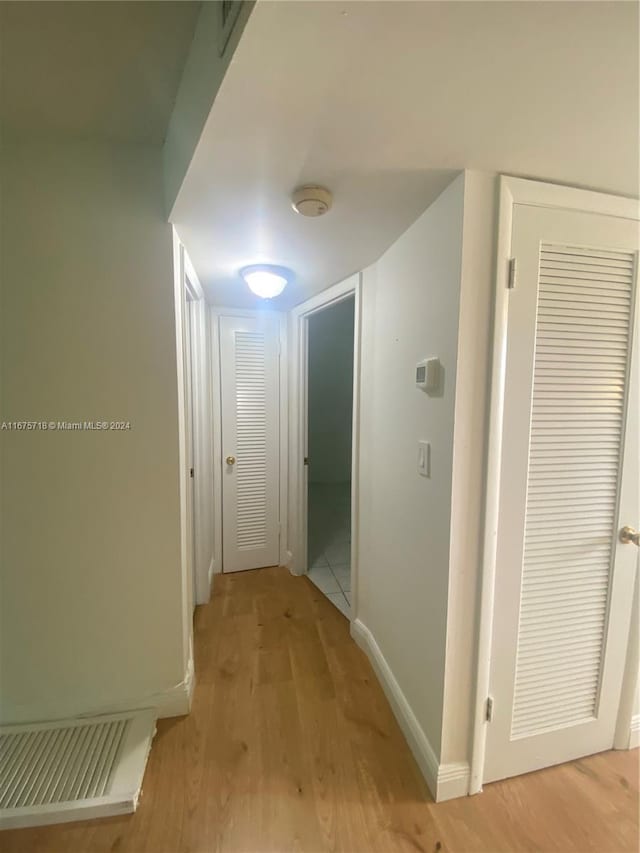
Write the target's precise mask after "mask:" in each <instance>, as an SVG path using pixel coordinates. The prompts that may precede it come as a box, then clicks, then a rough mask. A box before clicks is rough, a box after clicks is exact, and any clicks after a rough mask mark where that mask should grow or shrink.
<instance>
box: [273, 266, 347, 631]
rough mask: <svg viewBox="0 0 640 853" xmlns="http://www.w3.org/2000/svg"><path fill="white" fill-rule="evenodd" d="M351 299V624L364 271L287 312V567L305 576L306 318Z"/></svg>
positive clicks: (307, 326)
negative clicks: (288, 508)
mask: <svg viewBox="0 0 640 853" xmlns="http://www.w3.org/2000/svg"><path fill="white" fill-rule="evenodd" d="M351 296H353V297H354V301H355V305H354V326H353V411H352V429H351V436H352V439H351V620H352V621H353V620H355V619H356V617H357V611H358V544H359V541H358V540H359V529H358V498H359V488H358V487H359V483H358V477H359V470H360V452H359V447H360V339H361V328H362V323H361V311H362V273H356V274H355V275H352V276H350V277H349V278H347V279H345V280H344V281H341V282H339V283H338V284H335V285H333V287H329V288H327V289H326V290H323V291H322V292H321V293H318V294H317V295H316V296H313V297H312V298H311V299H308V300H307V301H306V302H303V303H301V304H300V305H297V306H296V307H295V308H294V309H293V310H292V311H291V312H290V324H289V335H290V340H291V361H290V380H289V384H290V395H291V407H290V410H289V411H290V423H289V434H290V436H291V442H290V445H289V490H290V494H291V496H292V498H293V500H292V501H291V506H290V517H289V531H290V538H289V549H288V552H287V558H288V559H287V564H286V565H287V566H288V568H289V570H290V572H291V573H292V574H294V575H303V574H305V573H306V572H307V570H308V566H307V521H308V501H307V497H308V496H307V473H308V469H307V466H305V465H304V458H305V456H307V439H308V414H309V413H308V405H307V401H308V388H307V386H308V329H309V317H311V316H312V315H313V314H317V313H318V312H320V311H323V310H325V309H326V308H330V307H331V306H332V305H337V304H338V303H339V302H343V301H344V300H345V299H348V298H349V297H351Z"/></svg>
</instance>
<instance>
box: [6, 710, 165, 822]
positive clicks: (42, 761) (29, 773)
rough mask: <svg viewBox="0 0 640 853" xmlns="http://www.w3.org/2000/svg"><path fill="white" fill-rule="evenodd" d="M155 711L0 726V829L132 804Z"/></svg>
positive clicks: (123, 810) (128, 808) (125, 809)
mask: <svg viewBox="0 0 640 853" xmlns="http://www.w3.org/2000/svg"><path fill="white" fill-rule="evenodd" d="M154 732H155V712H154V711H132V712H129V713H125V714H112V715H109V716H100V717H87V718H81V719H75V720H58V721H54V722H49V723H34V724H30V725H20V726H2V727H0V829H9V828H18V827H24V826H39V825H42V824H49V823H64V822H66V821H71V820H86V819H88V818H93V817H107V816H109V815H115V814H127V813H130V812H134V811H135V809H136V806H137V803H138V798H139V795H140V789H141V785H142V777H143V775H144V768H145V765H146V762H147V756H148V754H149V750H150V748H151V740H152V738H153V735H154Z"/></svg>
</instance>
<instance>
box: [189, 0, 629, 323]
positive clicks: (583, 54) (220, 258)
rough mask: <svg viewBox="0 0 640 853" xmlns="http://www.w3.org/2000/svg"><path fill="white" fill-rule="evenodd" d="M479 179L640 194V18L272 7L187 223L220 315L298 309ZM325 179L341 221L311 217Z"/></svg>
mask: <svg viewBox="0 0 640 853" xmlns="http://www.w3.org/2000/svg"><path fill="white" fill-rule="evenodd" d="M464 167H468V168H473V169H485V170H491V171H497V172H504V173H509V174H516V175H524V176H530V177H535V178H539V179H544V180H549V181H555V182H562V183H567V184H571V185H576V186H585V187H590V188H594V189H598V190H601V191H606V192H612V193H620V194H626V195H635V194H636V193H637V189H638V5H637V4H636V3H625V2H619V3H616V2H614V3H599V2H584V3H582V2H546V3H543V2H468V3H466V2H407V3H405V2H347V3H333V2H313V0H311V2H259V3H258V4H257V6H256V8H255V9H254V11H253V13H252V16H251V18H250V20H249V22H248V24H247V27H246V29H245V32H244V35H243V37H242V39H241V41H240V44H239V46H238V48H237V51H236V54H235V55H234V58H233V60H232V63H231V66H230V68H229V71H228V72H227V76H226V77H225V80H224V82H223V85H222V87H221V89H220V91H219V94H218V96H217V99H216V101H215V103H214V106H213V110H212V113H211V115H210V117H209V120H208V123H207V125H206V128H205V132H204V135H203V137H202V139H201V141H200V144H199V147H198V149H197V151H196V155H195V158H194V160H193V163H192V165H191V168H190V170H189V173H188V175H187V179H186V181H185V184H184V185H183V188H182V190H181V193H180V195H179V197H178V202H177V205H176V207H175V209H174V215H173V219H174V221H175V222H176V224H177V226H178V230H179V232H180V234H181V237H182V239H183V240H184V241H185V243H186V246H187V249H188V251H189V253H190V255H191V258H192V261H193V263H194V266H195V267H196V270H197V271H198V274H199V276H200V277H201V280H202V283H203V285H204V287H205V290H206V292H207V294H208V297H209V298H210V299H211V301H213V302H215V303H218V304H225V305H233V306H243V305H245V306H250V305H251V304H252V298H251V297H250V295H249V294H248V291H247V290H246V288H245V286H244V285H243V284H242V283H241V282H240V281H239V279H238V277H237V270H238V268H239V267H241V266H243V265H244V264H249V263H256V262H266V261H270V262H273V263H277V264H282V265H284V266H288V267H290V268H291V269H293V270H294V271H295V273H296V275H297V281H296V283H295V284H294V285H293V286H292V287H290V288H288V289H287V290H286V291H285V293H284V295H283V296H282V297H280V299H279V300H274V302H276V303H277V304H278V307H288V306H290V305H293V304H295V303H298V302H300V301H302V300H303V299H305V298H307V297H308V296H309V295H311V294H312V293H315V292H317V291H319V290H322V289H324V288H325V287H327V286H328V285H330V284H332V283H333V282H335V281H338V280H340V279H342V278H344V277H345V276H346V275H348V274H350V273H352V272H354V271H356V270H359V269H361V268H363V267H365V266H367V265H368V264H370V263H371V262H373V261H374V260H375V259H376V258H377V257H378V256H379V255H380V254H381V253H382V252H383V251H384V250H385V249H386V248H387V247H388V246H389V245H390V244H391V243H392V242H393V241H394V240H395V239H396V238H397V237H398V236H399V234H401V233H402V231H404V230H405V229H406V228H407V227H408V226H409V225H410V223H411V222H412V221H413V220H414V219H415V218H416V217H417V216H418V215H419V214H420V213H421V212H422V211H423V210H424V209H425V208H426V207H427V206H428V205H429V203H430V202H431V201H432V200H433V199H434V198H435V196H436V195H437V194H438V193H439V192H440V191H441V189H442V188H443V187H444V186H445V185H446V184H447V183H448V181H449V180H450V179H451V178H452V177H453V175H454V174H455V173H456V171H457V170H460V169H462V168H464ZM308 182H320V183H322V184H325V185H326V186H328V187H329V188H330V189H331V190H333V192H334V194H335V202H334V207H333V210H332V211H331V212H330V213H329V214H327V215H326V216H325V217H323V218H321V219H317V220H313V219H305V218H303V217H300V216H298V215H297V214H295V213H294V212H293V211H292V210H291V208H290V205H289V195H290V192H291V190H292V189H293V188H294V187H295V186H297V185H299V184H302V183H308Z"/></svg>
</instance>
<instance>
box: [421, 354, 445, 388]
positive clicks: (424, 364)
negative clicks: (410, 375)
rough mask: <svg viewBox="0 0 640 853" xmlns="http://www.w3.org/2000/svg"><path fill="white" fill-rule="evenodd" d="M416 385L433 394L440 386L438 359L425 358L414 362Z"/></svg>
mask: <svg viewBox="0 0 640 853" xmlns="http://www.w3.org/2000/svg"><path fill="white" fill-rule="evenodd" d="M416 385H417V386H418V388H422V390H423V391H426V392H427V394H433V393H434V391H437V390H438V388H439V387H440V360H439V359H437V358H427V359H425V360H424V361H419V362H418V363H417V364H416Z"/></svg>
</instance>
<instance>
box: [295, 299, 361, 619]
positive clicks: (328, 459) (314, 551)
mask: <svg viewBox="0 0 640 853" xmlns="http://www.w3.org/2000/svg"><path fill="white" fill-rule="evenodd" d="M354 321H355V297H354V296H349V297H347V298H346V299H344V300H342V301H340V302H338V303H336V304H333V305H330V306H329V307H327V308H325V309H323V310H321V311H318V312H316V313H314V314H312V315H311V316H310V317H309V318H308V321H307V322H308V326H307V454H306V459H305V461H306V466H307V566H308V577H309V579H310V580H311V581H312V582H313V583H314V584H315V585H316V586H317V587H318V589H319V590H321V592H323V593H324V594H325V595H326V596H327V598H329V600H330V601H331V602H332V603H333V604H334V605H335V606H336V607H337V608H338V609H339V610H340V611H341V612H342V613H343V614H344V615H345V616H346V617H347V618H349V616H350V608H351V471H352V452H353V451H352V445H353V435H352V423H353V370H354Z"/></svg>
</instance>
